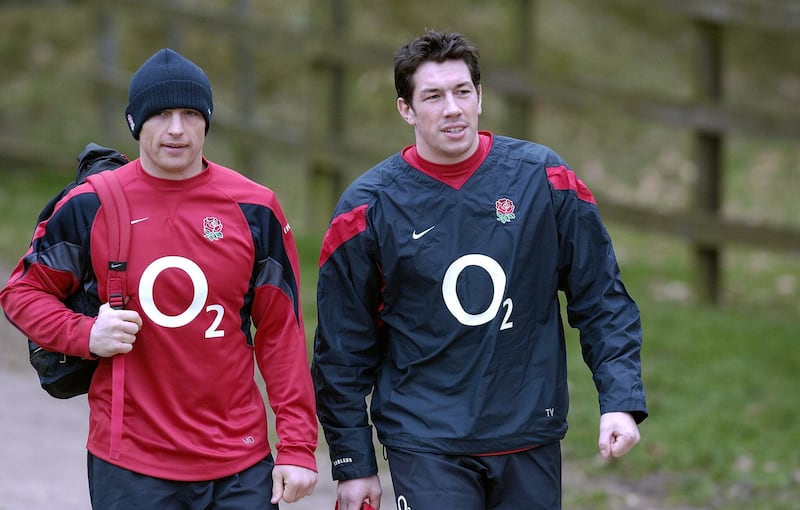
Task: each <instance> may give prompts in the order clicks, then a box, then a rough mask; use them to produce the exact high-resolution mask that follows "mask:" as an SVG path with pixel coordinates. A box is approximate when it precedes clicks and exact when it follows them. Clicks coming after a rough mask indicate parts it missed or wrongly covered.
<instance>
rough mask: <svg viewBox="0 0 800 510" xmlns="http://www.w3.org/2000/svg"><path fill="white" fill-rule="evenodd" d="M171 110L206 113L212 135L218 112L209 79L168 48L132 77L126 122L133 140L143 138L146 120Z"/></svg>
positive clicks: (154, 56)
mask: <svg viewBox="0 0 800 510" xmlns="http://www.w3.org/2000/svg"><path fill="white" fill-rule="evenodd" d="M171 108H191V109H193V110H197V111H199V112H200V113H202V114H203V117H205V119H206V133H208V128H209V127H210V126H211V112H212V111H213V110H214V100H213V98H212V95H211V83H210V82H209V81H208V77H207V76H206V74H205V73H204V72H203V70H202V69H200V68H199V67H198V66H197V65H196V64H195V63H194V62H192V61H191V60H188V59H186V58H184V57H183V56H181V55H180V54H179V53H177V52H176V51H173V50H171V49H169V48H165V49H163V50H159V51H157V52H156V53H155V54H154V55H153V56H152V57H150V58H149V59H147V62H145V63H144V64H142V67H140V68H139V70H138V71H136V73H134V75H133V78H131V84H130V88H129V90H128V107H127V108H125V119H126V120H127V121H128V127H129V128H130V130H131V133H132V134H133V137H134V138H135V139H136V140H138V139H139V132H140V131H141V130H142V124H144V121H146V120H147V119H149V118H150V117H152V116H153V115H155V114H157V113H159V112H160V111H162V110H168V109H171Z"/></svg>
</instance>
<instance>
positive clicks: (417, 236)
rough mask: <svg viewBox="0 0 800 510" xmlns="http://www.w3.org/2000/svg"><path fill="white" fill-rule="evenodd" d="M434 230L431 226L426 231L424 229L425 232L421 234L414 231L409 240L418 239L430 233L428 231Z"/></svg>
mask: <svg viewBox="0 0 800 510" xmlns="http://www.w3.org/2000/svg"><path fill="white" fill-rule="evenodd" d="M434 228H436V225H434V226H432V227H430V228H427V229H425V230H423V231H422V232H419V233H417V231H416V230H414V231H413V232H412V233H411V239H419V238H420V237H422V236H424V235H425V234H427V233H428V232H430V231H431V230H433V229H434Z"/></svg>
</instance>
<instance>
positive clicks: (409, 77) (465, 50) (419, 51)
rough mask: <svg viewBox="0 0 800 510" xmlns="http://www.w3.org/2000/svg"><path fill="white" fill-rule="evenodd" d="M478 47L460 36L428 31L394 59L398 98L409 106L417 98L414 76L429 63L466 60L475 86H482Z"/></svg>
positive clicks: (455, 33)
mask: <svg viewBox="0 0 800 510" xmlns="http://www.w3.org/2000/svg"><path fill="white" fill-rule="evenodd" d="M479 58H480V55H479V53H478V47H477V46H475V45H474V44H473V43H472V42H470V41H469V40H468V39H467V38H466V37H464V36H463V35H461V34H459V33H457V32H437V31H435V30H430V29H428V30H426V31H425V33H424V34H422V35H421V36H419V37H417V38H416V39H413V40H411V41H409V42H408V43H406V44H405V45H403V46H402V47H401V48H400V49H399V50H397V53H396V54H395V56H394V88H395V90H396V91H397V97H401V98H403V99H404V100H405V102H406V103H408V104H409V105H410V104H411V100H412V98H413V95H414V83H413V76H414V73H415V72H417V69H418V68H419V66H421V65H422V64H424V63H425V62H430V61H433V62H444V61H446V60H463V61H464V63H466V64H467V67H468V68H469V74H470V76H471V78H472V84H473V85H475V87H476V88H477V87H478V85H480V84H481V68H480V64H479V63H478V60H479Z"/></svg>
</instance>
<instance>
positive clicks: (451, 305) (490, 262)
mask: <svg viewBox="0 0 800 510" xmlns="http://www.w3.org/2000/svg"><path fill="white" fill-rule="evenodd" d="M470 266H475V267H479V268H481V269H483V270H484V271H486V272H487V273H488V274H489V277H490V278H491V279H492V288H493V292H492V300H491V302H490V303H489V306H488V307H487V308H486V310H484V311H483V312H481V313H478V314H471V313H468V312H467V311H466V310H464V307H463V306H461V301H460V300H459V299H458V293H457V292H456V283H457V282H458V277H459V275H460V274H461V273H462V272H463V271H464V269H466V268H467V267H470ZM505 290H506V273H505V271H503V268H502V267H501V266H500V264H499V263H498V262H497V261H496V260H494V259H493V258H491V257H487V256H486V255H479V254H477V253H471V254H469V255H464V256H462V257H459V258H457V259H456V260H455V261H454V262H453V263H452V264H450V267H448V268H447V272H445V274H444V280H442V297H443V298H444V304H445V306H447V309H448V310H449V311H450V313H451V314H453V317H455V318H456V320H457V321H458V322H460V323H461V324H463V325H465V326H481V325H483V324H486V323H487V322H489V321H491V320H492V319H494V318H495V316H497V312H498V311H499V310H500V307H501V306H502V307H504V308H505V309H506V312H505V316H504V317H503V322H502V323H501V324H500V330H504V329H510V328H513V327H514V323H513V322H512V321H511V312H512V311H513V309H514V302H513V301H512V300H511V298H506V299H505V300H503V295H504V293H505Z"/></svg>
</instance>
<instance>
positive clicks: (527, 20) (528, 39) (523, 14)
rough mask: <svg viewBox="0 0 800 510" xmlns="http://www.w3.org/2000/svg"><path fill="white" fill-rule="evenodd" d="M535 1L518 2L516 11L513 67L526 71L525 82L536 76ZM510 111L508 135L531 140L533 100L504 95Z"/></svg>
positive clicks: (528, 95) (525, 96) (523, 74)
mask: <svg viewBox="0 0 800 510" xmlns="http://www.w3.org/2000/svg"><path fill="white" fill-rule="evenodd" d="M536 3H537V2H536V0H517V5H516V8H515V10H516V11H517V13H516V16H515V21H516V26H515V27H514V28H513V30H515V31H516V34H517V37H516V44H515V45H514V54H513V59H514V66H515V67H516V68H517V69H521V70H523V72H522V76H524V77H525V79H530V80H532V79H535V78H536V76H535V73H534V63H535V62H534V58H533V55H534V48H535V47H536V45H535V44H534V40H535V37H536V34H535V27H536V23H535V19H534V12H535V10H536ZM503 97H504V98H505V102H506V107H507V111H508V117H507V124H508V127H507V129H508V133H509V135H510V136H514V137H517V138H522V139H529V138H530V136H531V126H530V122H531V117H532V115H531V109H532V107H533V103H534V99H533V96H532V95H530V94H504V95H503Z"/></svg>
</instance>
